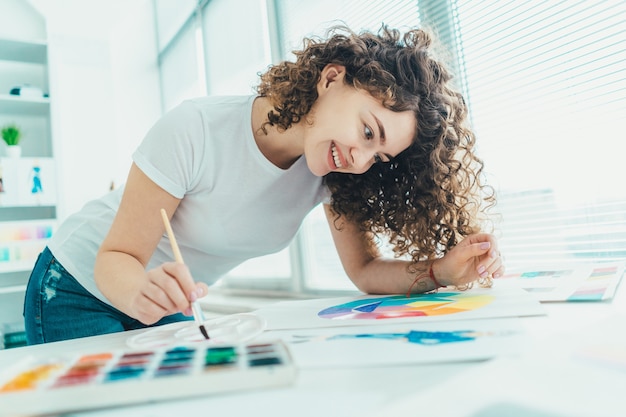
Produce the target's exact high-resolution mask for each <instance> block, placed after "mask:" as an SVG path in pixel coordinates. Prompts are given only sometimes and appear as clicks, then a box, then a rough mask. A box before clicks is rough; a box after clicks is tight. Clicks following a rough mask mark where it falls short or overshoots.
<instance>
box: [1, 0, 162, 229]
mask: <svg viewBox="0 0 626 417" xmlns="http://www.w3.org/2000/svg"><path fill="white" fill-rule="evenodd" d="M24 2H26V0H11V2H10V3H12V6H13V7H11V4H9V8H8V12H9V13H14V12H15V9H16V7H15V4H16V3H24ZM7 3H9V2H5V1H3V2H0V15H3V14H4V13H3V12H4V11H6V9H7ZM29 3H30V4H32V5H33V6H34V7H35V8H36V9H37V10H38V11H39V12H40V13H41V15H42V16H43V18H44V19H45V24H46V27H47V39H48V49H49V52H48V53H49V56H48V63H49V75H50V99H51V103H52V106H51V109H52V110H51V111H52V131H53V138H54V142H55V148H54V153H55V156H56V157H57V160H58V171H59V190H60V201H59V205H58V217H59V219H60V220H63V219H64V218H65V217H67V216H68V215H69V214H71V213H73V212H75V211H77V210H79V209H80V208H81V207H82V206H83V205H84V204H85V203H86V202H87V201H89V200H91V199H93V198H97V197H99V196H101V195H102V194H104V193H106V192H107V191H108V189H109V186H110V184H111V183H112V182H114V183H115V184H116V186H119V185H121V184H122V183H123V182H124V180H125V177H126V174H127V173H128V169H129V167H130V163H131V159H130V155H131V153H132V151H133V149H134V148H135V147H136V146H137V145H138V144H139V142H140V141H141V139H142V138H143V135H144V134H145V132H146V131H147V130H148V129H149V128H150V126H151V125H152V123H154V121H156V119H157V118H158V117H159V116H160V115H161V103H160V93H159V78H158V67H157V58H156V51H157V48H156V37H155V35H154V12H153V9H152V2H151V1H150V0H132V1H128V0H55V1H50V0H30V1H29Z"/></svg>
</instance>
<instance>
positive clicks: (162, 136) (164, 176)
mask: <svg viewBox="0 0 626 417" xmlns="http://www.w3.org/2000/svg"><path fill="white" fill-rule="evenodd" d="M205 144H206V138H205V129H204V124H203V119H202V116H201V114H200V111H199V109H198V108H197V107H196V105H195V104H194V103H193V102H191V101H186V102H183V103H182V104H180V105H178V106H177V107H175V108H174V109H172V110H170V111H169V112H167V113H166V114H165V115H164V116H163V117H162V118H161V119H159V120H158V121H157V122H156V123H155V124H154V126H153V127H152V128H151V129H150V130H149V131H148V133H147V134H146V137H145V138H144V139H143V141H142V142H141V144H140V145H139V147H138V148H137V150H136V151H135V152H134V153H133V162H134V163H135V164H136V165H137V166H138V167H139V169H141V171H143V173H144V174H146V175H147V176H148V178H150V179H151V180H152V181H154V182H155V183H156V184H157V185H158V186H159V187H161V188H163V189H164V190H165V191H167V192H168V193H170V194H171V195H173V196H174V197H176V198H183V196H184V195H185V194H186V193H187V192H188V191H189V190H191V189H192V188H193V187H194V185H195V182H196V180H197V179H198V178H199V172H198V171H199V169H200V167H201V166H202V164H201V161H202V158H203V156H204V152H205Z"/></svg>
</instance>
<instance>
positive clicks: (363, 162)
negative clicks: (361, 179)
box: [350, 147, 374, 174]
mask: <svg viewBox="0 0 626 417" xmlns="http://www.w3.org/2000/svg"><path fill="white" fill-rule="evenodd" d="M350 156H351V157H352V168H353V169H352V171H353V173H355V174H363V173H364V172H365V171H367V170H368V169H370V167H371V166H372V164H373V163H374V151H373V150H365V149H359V148H356V147H355V148H352V149H351V150H350Z"/></svg>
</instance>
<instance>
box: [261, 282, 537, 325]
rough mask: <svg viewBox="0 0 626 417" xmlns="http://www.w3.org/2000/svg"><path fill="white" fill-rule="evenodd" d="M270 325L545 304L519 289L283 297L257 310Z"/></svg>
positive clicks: (507, 312)
mask: <svg viewBox="0 0 626 417" xmlns="http://www.w3.org/2000/svg"><path fill="white" fill-rule="evenodd" d="M253 314H257V315H259V316H261V317H263V318H264V319H265V320H266V322H267V327H266V329H267V330H281V329H283V330H284V329H303V328H320V327H337V326H363V325H381V324H386V325H388V324H400V323H421V322H433V321H446V320H465V319H482V318H501V317H519V316H534V315H543V314H545V312H544V309H543V307H542V306H541V304H540V303H539V302H538V301H537V300H536V299H535V298H534V297H532V296H531V295H529V294H528V293H527V292H526V291H524V290H521V289H517V288H506V289H505V288H497V287H496V288H474V289H471V290H468V291H454V290H444V289H441V290H440V291H439V292H437V293H429V294H416V295H412V296H411V297H406V296H405V295H393V296H389V295H387V296H384V295H383V296H376V295H363V296H356V297H335V298H322V299H313V300H301V301H282V302H278V303H276V304H272V305H269V306H266V307H263V308H260V309H258V310H256V311H255V312H253Z"/></svg>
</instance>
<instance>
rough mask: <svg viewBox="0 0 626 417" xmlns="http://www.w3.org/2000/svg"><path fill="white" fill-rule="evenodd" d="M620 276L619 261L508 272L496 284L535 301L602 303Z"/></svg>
mask: <svg viewBox="0 0 626 417" xmlns="http://www.w3.org/2000/svg"><path fill="white" fill-rule="evenodd" d="M623 273H624V263H623V262H617V263H615V262H611V263H596V264H579V265H570V266H553V267H544V268H536V269H528V270H525V271H522V272H516V273H509V274H506V275H505V276H504V277H503V278H502V279H498V280H496V285H497V286H499V287H507V288H508V287H516V288H521V289H523V290H525V291H527V292H529V293H530V294H532V295H533V296H534V297H536V298H537V299H538V300H539V301H602V300H609V299H611V298H612V297H613V295H614V294H615V290H616V289H617V286H618V284H619V282H620V280H621V279H622V275H623Z"/></svg>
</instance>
